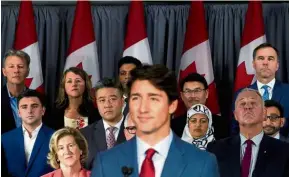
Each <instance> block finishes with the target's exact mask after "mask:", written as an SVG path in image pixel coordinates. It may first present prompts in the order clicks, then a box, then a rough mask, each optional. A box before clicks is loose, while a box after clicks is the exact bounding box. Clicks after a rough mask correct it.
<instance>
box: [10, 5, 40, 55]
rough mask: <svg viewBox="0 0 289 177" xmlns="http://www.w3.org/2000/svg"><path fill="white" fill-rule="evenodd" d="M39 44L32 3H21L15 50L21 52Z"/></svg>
mask: <svg viewBox="0 0 289 177" xmlns="http://www.w3.org/2000/svg"><path fill="white" fill-rule="evenodd" d="M35 42H37V34H36V25H35V21H34V13H33V7H32V2H31V1H21V3H20V10H19V14H18V21H17V27H16V33H15V41H14V49H16V50H21V49H24V48H25V47H27V46H29V45H31V44H33V43H35Z"/></svg>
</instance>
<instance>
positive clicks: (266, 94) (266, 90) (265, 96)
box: [261, 85, 269, 101]
mask: <svg viewBox="0 0 289 177" xmlns="http://www.w3.org/2000/svg"><path fill="white" fill-rule="evenodd" d="M261 88H262V89H264V94H263V96H262V97H263V100H264V101H266V100H269V90H268V88H269V86H268V85H263V86H262V87H261Z"/></svg>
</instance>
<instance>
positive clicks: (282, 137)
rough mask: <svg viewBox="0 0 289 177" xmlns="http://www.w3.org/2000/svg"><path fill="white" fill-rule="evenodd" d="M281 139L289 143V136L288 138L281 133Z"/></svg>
mask: <svg viewBox="0 0 289 177" xmlns="http://www.w3.org/2000/svg"><path fill="white" fill-rule="evenodd" d="M280 140H281V141H283V142H285V143H289V138H286V137H285V136H282V135H280Z"/></svg>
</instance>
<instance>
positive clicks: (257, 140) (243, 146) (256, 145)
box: [240, 131, 264, 177]
mask: <svg viewBox="0 0 289 177" xmlns="http://www.w3.org/2000/svg"><path fill="white" fill-rule="evenodd" d="M263 136H264V132H263V131H262V132H261V133H259V134H258V135H256V136H254V137H253V138H252V139H251V140H252V141H253V142H254V144H252V156H251V163H250V172H249V177H252V174H253V171H254V169H255V165H256V161H257V156H258V152H259V148H260V143H261V141H262V139H263ZM240 137H241V153H240V155H241V158H240V159H241V164H242V160H243V157H244V155H245V150H246V147H247V144H246V143H245V141H246V140H247V138H246V137H245V136H243V135H242V134H240Z"/></svg>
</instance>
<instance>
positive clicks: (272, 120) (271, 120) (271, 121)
mask: <svg viewBox="0 0 289 177" xmlns="http://www.w3.org/2000/svg"><path fill="white" fill-rule="evenodd" d="M266 110H267V119H265V120H264V121H263V130H264V133H265V134H266V135H269V136H272V135H273V136H274V135H275V134H276V133H277V132H279V130H280V128H282V127H283V126H284V123H285V118H284V117H280V112H279V110H278V108H276V107H273V106H272V107H267V108H266Z"/></svg>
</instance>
